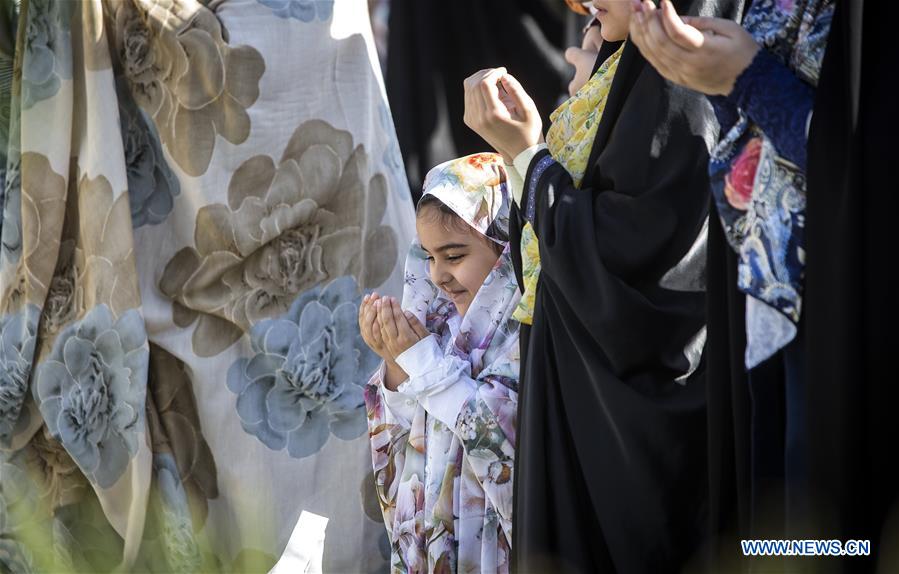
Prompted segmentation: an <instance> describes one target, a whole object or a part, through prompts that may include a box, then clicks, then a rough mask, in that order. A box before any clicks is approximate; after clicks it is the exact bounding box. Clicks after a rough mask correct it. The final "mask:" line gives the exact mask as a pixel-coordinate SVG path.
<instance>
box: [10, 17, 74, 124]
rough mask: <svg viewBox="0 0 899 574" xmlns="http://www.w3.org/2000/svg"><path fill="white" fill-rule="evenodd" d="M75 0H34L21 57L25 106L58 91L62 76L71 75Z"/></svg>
mask: <svg viewBox="0 0 899 574" xmlns="http://www.w3.org/2000/svg"><path fill="white" fill-rule="evenodd" d="M75 4H76V3H75V2H71V1H69V0H31V2H30V3H29V4H28V16H27V21H26V24H25V55H24V58H23V61H22V106H23V107H24V108H25V109H28V108H30V107H31V106H33V105H34V104H36V103H37V102H39V101H41V100H45V99H47V98H50V97H53V96H54V95H56V92H58V91H59V87H60V85H61V84H62V80H64V79H71V78H72V40H71V27H72V14H73V13H74V8H75Z"/></svg>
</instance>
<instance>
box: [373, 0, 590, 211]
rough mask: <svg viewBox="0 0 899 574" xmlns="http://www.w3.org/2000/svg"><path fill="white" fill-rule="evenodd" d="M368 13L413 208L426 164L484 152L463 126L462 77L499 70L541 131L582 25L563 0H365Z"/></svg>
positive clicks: (560, 95)
mask: <svg viewBox="0 0 899 574" xmlns="http://www.w3.org/2000/svg"><path fill="white" fill-rule="evenodd" d="M369 12H370V14H371V20H372V29H373V30H374V34H375V42H376V44H377V47H378V55H379V57H380V60H381V67H382V71H383V72H384V79H385V82H386V86H387V97H388V99H389V101H390V108H391V110H392V113H393V120H394V122H395V124H396V132H397V136H398V138H399V145H400V151H401V152H402V156H403V161H404V164H405V167H406V175H407V177H408V178H409V188H410V189H411V191H412V196H413V200H415V201H417V200H418V197H419V196H420V194H421V185H422V182H423V180H424V176H425V175H426V174H427V172H428V170H429V169H430V168H431V167H433V166H435V165H437V164H438V163H441V162H443V161H446V160H449V159H452V158H454V157H459V156H463V155H467V154H471V153H475V152H479V151H486V149H487V144H486V143H484V142H483V140H481V138H480V137H478V136H477V135H476V134H475V133H474V132H473V131H471V130H470V129H468V127H466V126H465V124H464V123H463V121H462V116H463V112H464V104H463V91H462V82H463V80H465V78H467V77H468V76H470V75H471V74H473V73H474V72H476V71H478V70H481V69H484V68H493V67H498V66H505V67H506V69H507V70H508V71H509V73H510V74H512V75H513V76H515V77H516V78H518V79H519V81H521V83H522V85H523V86H524V87H525V89H526V90H527V91H528V93H529V94H530V95H531V97H532V98H533V99H534V101H535V102H536V104H537V108H538V109H539V110H540V112H541V113H542V114H544V118H543V122H544V125H548V123H549V122H548V117H549V114H550V113H552V111H553V110H554V109H555V108H556V107H557V106H558V104H560V103H561V102H562V101H564V100H565V99H567V98H568V91H567V87H568V82H569V81H570V80H571V78H572V77H573V76H574V68H572V67H571V66H570V65H569V64H568V63H566V62H565V59H564V57H563V53H564V52H565V49H566V48H567V47H568V46H573V45H578V46H579V45H580V40H581V30H582V28H583V27H584V25H585V24H586V23H587V22H588V21H589V19H590V18H589V17H588V16H579V15H577V14H575V13H574V12H572V11H570V10H569V9H568V7H567V6H566V3H565V1H564V0H453V1H452V2H446V1H441V2H438V1H436V0H369Z"/></svg>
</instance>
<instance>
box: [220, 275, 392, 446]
mask: <svg viewBox="0 0 899 574" xmlns="http://www.w3.org/2000/svg"><path fill="white" fill-rule="evenodd" d="M359 301H360V295H359V291H358V287H357V285H356V281H355V280H354V279H353V278H352V277H349V276H347V277H341V278H339V279H337V280H335V281H333V282H331V283H330V284H329V285H328V286H327V287H325V288H323V289H322V288H320V287H316V288H314V289H311V290H309V291H306V292H305V293H303V294H302V295H300V296H299V297H298V298H297V299H296V301H294V303H293V305H291V307H290V310H289V311H288V312H287V313H286V314H285V315H283V316H282V317H280V318H276V319H268V320H265V321H262V322H260V323H258V324H257V325H256V326H254V327H253V328H252V329H251V331H250V338H251V343H252V348H253V351H254V353H255V354H254V355H253V356H252V357H251V358H249V359H247V358H243V359H240V360H238V361H237V362H235V363H234V364H233V365H232V366H231V369H230V370H229V371H228V388H229V389H231V390H232V391H233V392H235V393H237V395H238V398H237V414H238V415H239V416H240V420H241V425H242V426H243V428H244V430H245V431H247V432H248V433H250V434H252V435H255V436H256V438H258V439H259V440H260V441H262V442H263V444H265V445H266V446H267V447H269V448H270V449H272V450H281V449H283V448H284V447H285V446H286V447H287V452H288V453H289V454H290V456H292V457H294V458H303V457H307V456H310V455H312V454H314V453H316V452H317V451H318V450H319V449H321V448H322V446H324V444H325V442H326V441H327V440H328V436H329V429H330V433H333V434H334V436H336V437H337V438H340V439H343V440H351V439H354V438H356V437H358V436H360V435H361V434H362V433H363V432H364V431H365V428H366V418H365V410H364V408H365V407H364V404H365V403H364V400H363V398H362V385H364V383H365V379H366V377H367V376H368V375H369V374H370V373H371V372H372V371H373V370H374V369H375V367H376V366H377V363H378V358H377V355H375V354H374V353H373V352H372V351H371V350H370V349H369V348H368V347H366V346H365V343H364V342H363V341H362V336H361V335H360V334H359V328H358V326H357V314H358V305H359Z"/></svg>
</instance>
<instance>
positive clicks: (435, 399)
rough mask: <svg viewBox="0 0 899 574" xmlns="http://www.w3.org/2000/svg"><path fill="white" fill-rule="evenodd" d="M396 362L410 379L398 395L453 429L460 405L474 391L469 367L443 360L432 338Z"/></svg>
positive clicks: (434, 339)
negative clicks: (408, 398)
mask: <svg viewBox="0 0 899 574" xmlns="http://www.w3.org/2000/svg"><path fill="white" fill-rule="evenodd" d="M396 362H397V364H398V365H399V366H400V368H402V369H403V370H404V371H406V374H408V375H409V380H407V381H406V382H404V383H403V384H401V385H400V386H399V388H398V389H397V391H398V393H397V394H403V395H405V396H411V397H414V398H415V399H416V400H417V402H418V403H419V404H421V406H422V407H424V409H425V410H426V411H427V412H428V414H429V415H431V416H433V417H435V418H437V419H438V420H439V421H440V422H442V423H443V424H445V425H446V426H447V427H449V428H451V429H453V428H455V427H456V420H457V419H458V418H459V413H460V412H461V410H462V407H463V405H465V403H466V402H467V401H468V400H469V399H470V398H471V396H472V394H474V392H475V391H476V390H477V383H476V382H475V381H474V380H473V379H472V378H471V365H470V364H469V363H468V362H467V361H463V360H461V359H459V358H458V357H452V356H449V357H448V356H445V355H444V354H443V351H441V349H440V346H439V345H438V344H437V339H436V338H435V337H434V336H433V335H432V336H429V337H425V338H424V339H422V340H420V341H419V342H418V343H416V344H414V345H412V346H411V347H409V348H408V349H406V351H405V352H403V353H402V354H400V355H399V356H398V357H397V358H396Z"/></svg>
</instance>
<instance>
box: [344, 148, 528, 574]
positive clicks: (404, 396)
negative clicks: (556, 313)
mask: <svg viewBox="0 0 899 574" xmlns="http://www.w3.org/2000/svg"><path fill="white" fill-rule="evenodd" d="M509 205H510V198H509V192H508V185H507V180H506V172H505V169H504V167H503V162H502V158H501V157H500V156H498V155H496V154H476V155H472V156H467V157H463V158H460V159H456V160H452V161H449V162H446V163H444V164H441V165H439V166H437V167H435V168H434V169H432V170H431V171H430V173H428V175H427V178H426V179H425V184H424V190H423V195H422V199H421V201H420V202H419V204H418V209H417V213H416V230H417V237H416V240H415V241H414V242H413V245H412V247H411V249H410V252H409V255H408V257H407V259H406V278H405V288H404V292H403V301H402V305H400V304H399V303H398V302H397V301H396V300H395V299H393V298H389V297H381V296H379V295H378V294H377V293H372V294H371V295H369V296H367V297H366V298H365V299H364V300H363V303H362V305H361V307H360V311H359V326H360V329H361V332H362V336H363V338H364V339H365V342H366V343H367V344H368V346H369V347H371V349H372V350H373V351H374V352H376V353H377V354H378V355H380V356H381V357H382V358H383V359H384V362H383V364H382V366H381V367H380V369H379V370H378V371H377V372H376V373H375V374H374V375H373V376H372V378H371V380H370V381H369V383H368V385H367V386H366V389H365V403H366V406H367V408H368V427H369V433H370V437H371V452H372V462H373V464H374V474H375V484H376V488H377V492H378V499H379V502H380V505H381V511H382V512H383V514H384V522H385V524H386V526H387V532H388V534H389V537H390V544H391V553H392V556H391V569H392V571H393V572H457V571H459V572H462V571H464V572H508V571H509V569H510V563H509V561H510V544H511V540H512V469H513V466H514V453H515V415H516V410H517V404H518V395H517V392H518V372H519V363H518V355H519V352H518V323H517V322H516V321H515V320H514V319H512V313H513V312H514V310H515V307H516V305H517V304H518V300H519V298H520V293H519V291H518V285H517V282H516V280H515V276H514V273H513V270H512V262H511V259H510V256H509V248H508V225H509V219H508V218H509Z"/></svg>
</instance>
